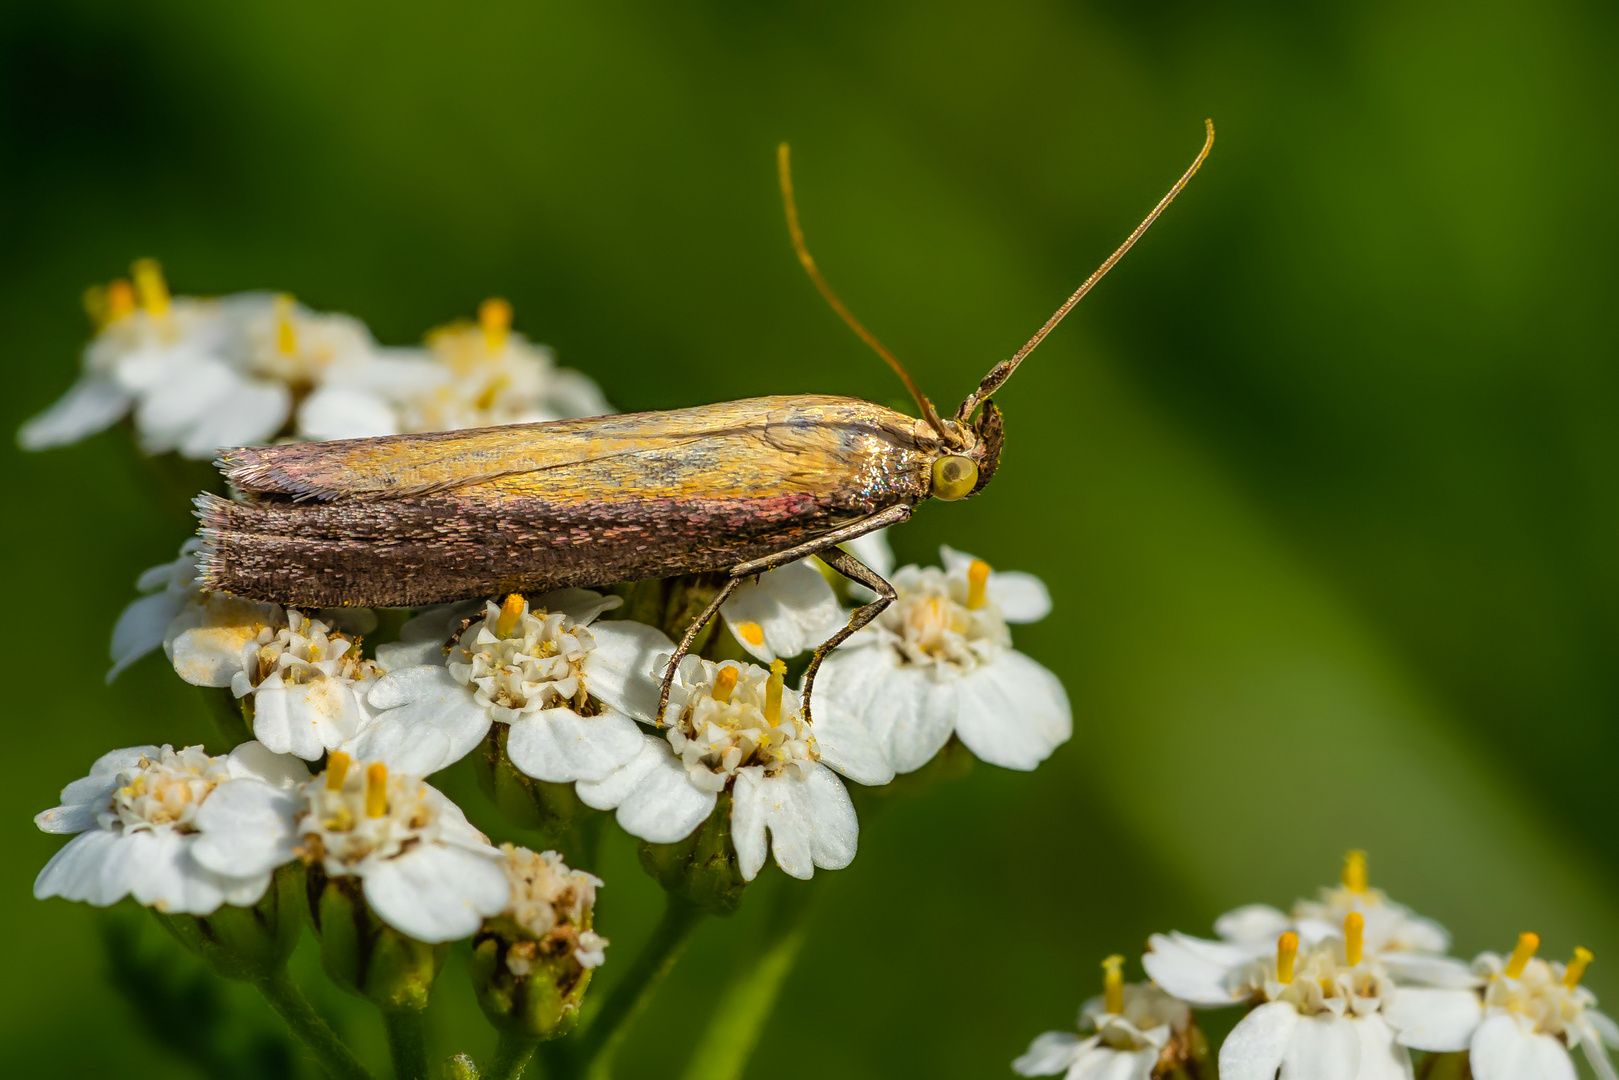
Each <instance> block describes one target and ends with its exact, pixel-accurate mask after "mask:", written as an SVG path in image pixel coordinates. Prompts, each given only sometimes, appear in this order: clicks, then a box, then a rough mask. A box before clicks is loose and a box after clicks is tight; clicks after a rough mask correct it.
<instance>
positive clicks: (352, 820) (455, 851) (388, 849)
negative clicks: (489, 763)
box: [294, 751, 511, 943]
mask: <svg viewBox="0 0 1619 1080" xmlns="http://www.w3.org/2000/svg"><path fill="white" fill-rule="evenodd" d="M355 765H356V763H355V762H353V761H352V760H351V759H350V758H349V756H348V755H347V754H345V753H343V752H342V751H336V752H334V753H333V754H332V755H331V757H330V758H328V759H327V764H326V771H325V772H324V773H322V774H321V775H320V776H317V777H316V778H315V779H314V780H311V781H310V782H309V783H308V784H306V785H304V787H303V789H302V791H301V798H302V807H301V809H302V813H301V814H300V815H299V817H298V819H297V823H296V825H295V826H294V828H295V831H296V833H297V835H298V837H299V838H300V842H301V847H300V852H301V853H302V855H303V857H304V859H305V861H307V862H309V863H312V864H318V865H319V866H320V867H321V868H322V869H323V870H324V871H325V873H326V874H327V876H329V877H334V878H335V877H342V876H349V875H352V876H356V877H358V878H359V879H360V883H361V889H362V891H363V892H364V894H365V901H366V903H367V904H368V905H369V906H370V908H371V910H372V911H374V912H375V913H376V914H377V917H378V918H380V919H382V921H383V922H385V923H387V924H388V925H389V926H391V927H393V928H394V929H395V930H398V931H399V932H400V933H402V934H405V935H407V936H409V937H413V938H415V939H417V940H418V941H425V942H429V943H436V942H440V941H453V940H455V939H457V938H464V937H468V936H470V935H471V934H472V933H474V932H475V931H476V930H477V929H478V926H479V924H480V923H482V921H483V920H484V919H485V918H487V917H488V916H491V915H498V914H500V912H501V911H502V910H504V909H505V907H506V904H507V902H508V901H509V900H510V897H511V889H510V886H509V885H508V883H507V880H506V871H505V870H504V869H503V867H502V858H501V854H500V852H499V851H497V850H496V849H495V848H494V847H492V846H491V845H490V843H489V841H488V839H486V838H485V837H484V835H483V833H481V832H479V831H478V830H477V829H475V828H473V827H472V825H471V824H469V823H468V822H467V819H466V817H465V815H463V814H462V813H461V809H460V807H458V806H456V805H455V803H453V802H451V801H450V800H449V799H447V798H446V797H445V796H444V795H443V794H442V793H440V792H439V791H438V790H437V789H435V788H432V787H429V786H428V785H427V784H424V783H422V782H421V781H420V780H417V779H415V778H414V777H410V776H403V775H400V774H393V775H390V774H389V772H388V767H387V766H386V765H384V764H383V763H382V762H380V761H376V762H371V763H370V764H368V765H361V766H359V767H354V766H355Z"/></svg>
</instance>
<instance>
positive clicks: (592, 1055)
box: [568, 893, 703, 1077]
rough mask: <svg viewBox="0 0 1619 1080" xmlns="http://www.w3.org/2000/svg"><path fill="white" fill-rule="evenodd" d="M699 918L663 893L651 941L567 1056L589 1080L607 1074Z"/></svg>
mask: <svg viewBox="0 0 1619 1080" xmlns="http://www.w3.org/2000/svg"><path fill="white" fill-rule="evenodd" d="M702 917H703V909H702V908H700V907H698V906H697V905H695V904H693V903H691V902H690V901H689V900H684V899H682V898H681V897H679V896H676V895H675V894H674V893H670V894H668V906H667V907H665V908H664V909H663V918H662V919H660V920H659V921H658V925H657V927H656V928H655V929H653V931H652V938H651V940H650V941H648V942H647V943H646V946H645V947H644V948H642V950H641V953H640V955H639V956H637V957H636V958H635V962H634V963H633V964H631V965H630V969H629V970H628V971H626V972H625V973H624V974H623V976H622V977H621V978H620V979H619V981H618V982H617V983H616V984H615V985H614V986H613V992H612V993H611V994H609V995H608V997H607V1001H606V1003H605V1004H603V1005H602V1007H601V1011H600V1012H598V1013H597V1014H596V1018H595V1020H593V1021H591V1024H590V1026H589V1027H588V1028H586V1029H585V1032H584V1034H583V1035H581V1036H580V1037H579V1044H578V1046H577V1048H576V1049H575V1050H574V1051H573V1053H571V1054H569V1055H568V1057H569V1058H570V1059H571V1060H572V1061H573V1062H575V1063H577V1065H579V1066H582V1067H583V1068H584V1069H585V1070H587V1071H588V1073H589V1075H590V1076H592V1077H605V1076H606V1075H607V1073H608V1069H609V1068H610V1067H611V1065H612V1060H613V1054H614V1053H615V1052H616V1051H617V1049H618V1046H619V1043H621V1042H622V1041H623V1039H624V1035H625V1034H626V1033H627V1032H628V1030H629V1028H630V1025H632V1024H633V1023H634V1022H635V1019H636V1017H638V1016H639V1015H640V1014H641V1011H642V1010H643V1009H645V1008H646V1007H647V1005H648V1004H649V1003H650V1002H651V1001H652V996H653V994H655V993H656V992H657V989H658V985H659V984H660V983H662V982H663V978H664V976H665V975H668V974H669V971H670V969H671V968H673V967H674V966H675V961H676V960H678V959H680V953H681V950H682V949H684V948H685V946H686V942H687V941H689V940H690V939H691V935H692V931H693V930H695V929H697V923H698V922H699V921H700V920H701V919H702Z"/></svg>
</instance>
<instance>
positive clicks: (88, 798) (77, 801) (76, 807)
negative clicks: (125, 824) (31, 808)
mask: <svg viewBox="0 0 1619 1080" xmlns="http://www.w3.org/2000/svg"><path fill="white" fill-rule="evenodd" d="M157 752H158V748H157V747H155V746H129V747H125V748H123V749H120V750H109V751H108V752H107V753H105V754H102V755H101V756H100V757H99V758H97V759H96V761H95V764H94V765H91V766H90V774H89V775H88V776H84V777H80V778H79V779H77V780H75V781H73V782H72V783H71V784H69V785H68V786H67V787H65V788H63V789H62V794H61V799H62V805H61V806H58V807H56V808H54V809H51V810H46V811H45V812H44V813H42V814H38V815H36V816H35V817H34V824H36V825H38V826H39V827H40V829H41V830H43V831H44V832H49V833H66V832H81V831H83V830H84V829H87V828H89V827H90V826H89V825H87V824H80V825H77V827H74V824H73V823H74V822H77V821H79V820H81V819H82V814H83V811H85V810H88V811H89V813H90V815H91V819H92V820H94V816H95V815H96V814H98V813H100V812H101V811H102V810H105V809H106V808H107V802H108V800H110V799H111V798H112V793H113V791H114V790H116V789H117V787H118V771H119V770H120V769H125V768H128V767H130V766H132V765H135V764H138V763H139V762H140V760H141V758H143V757H149V756H152V755H155V754H156V753H157Z"/></svg>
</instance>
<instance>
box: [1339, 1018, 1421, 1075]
mask: <svg viewBox="0 0 1619 1080" xmlns="http://www.w3.org/2000/svg"><path fill="white" fill-rule="evenodd" d="M1344 1022H1345V1023H1348V1024H1349V1025H1350V1026H1351V1027H1352V1028H1353V1029H1354V1031H1355V1034H1356V1035H1358V1036H1360V1071H1359V1072H1358V1073H1352V1074H1350V1075H1351V1077H1352V1080H1411V1055H1410V1053H1408V1052H1407V1051H1406V1048H1405V1047H1404V1046H1401V1045H1400V1044H1399V1043H1397V1042H1395V1041H1394V1029H1393V1028H1391V1027H1389V1026H1388V1024H1387V1023H1385V1022H1384V1020H1383V1017H1381V1016H1379V1015H1378V1014H1377V1013H1372V1014H1371V1015H1369V1016H1363V1017H1361V1018H1360V1019H1358V1020H1347V1021H1344Z"/></svg>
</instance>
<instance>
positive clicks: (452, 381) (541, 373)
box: [400, 300, 613, 431]
mask: <svg viewBox="0 0 1619 1080" xmlns="http://www.w3.org/2000/svg"><path fill="white" fill-rule="evenodd" d="M511 320H512V309H511V305H510V304H508V303H506V301H504V300H486V301H484V303H483V304H482V306H480V307H479V309H478V322H477V323H475V324H474V323H469V322H460V323H451V324H450V325H449V326H445V327H440V328H439V329H438V330H435V331H433V332H432V333H431V334H429V335H428V337H427V349H428V352H429V353H430V354H431V356H432V358H433V360H434V361H435V363H436V370H437V372H438V378H437V379H436V380H435V381H434V382H433V383H432V385H430V386H427V387H424V388H422V389H421V390H420V391H419V392H417V393H415V394H412V395H410V396H408V397H407V398H405V400H404V401H403V402H402V404H401V408H400V430H401V431H449V430H452V429H455V428H468V427H486V426H489V425H494V424H521V423H531V422H536V421H543V420H563V419H567V418H569V417H575V416H600V415H602V414H604V413H609V412H612V411H613V410H612V406H610V405H609V404H608V403H607V400H606V399H605V398H604V397H602V393H601V390H600V389H599V388H598V387H597V386H596V384H595V383H594V382H592V381H591V380H590V379H589V378H587V377H586V376H584V375H582V374H580V373H579V372H577V371H571V370H568V369H567V368H558V367H557V366H556V364H555V361H554V359H553V358H552V355H551V350H549V349H547V348H545V347H544V346H540V345H535V344H533V343H531V342H530V341H528V339H527V338H525V337H523V335H521V334H518V333H514V332H513V331H512V329H511Z"/></svg>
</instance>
